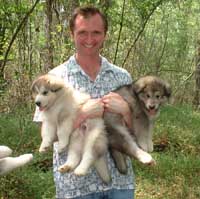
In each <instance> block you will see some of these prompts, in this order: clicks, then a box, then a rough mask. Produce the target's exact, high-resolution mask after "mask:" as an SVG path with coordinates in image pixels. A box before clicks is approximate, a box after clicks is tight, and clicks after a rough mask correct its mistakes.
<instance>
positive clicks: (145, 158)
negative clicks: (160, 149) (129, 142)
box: [138, 152, 156, 166]
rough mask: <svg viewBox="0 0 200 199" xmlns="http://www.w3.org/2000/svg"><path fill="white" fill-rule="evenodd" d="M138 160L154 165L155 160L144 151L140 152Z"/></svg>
mask: <svg viewBox="0 0 200 199" xmlns="http://www.w3.org/2000/svg"><path fill="white" fill-rule="evenodd" d="M138 160H139V161H140V162H141V163H143V164H146V165H152V166H153V165H156V162H155V160H154V159H153V158H152V156H151V155H150V154H148V153H146V152H143V153H142V154H140V156H139V157H138Z"/></svg>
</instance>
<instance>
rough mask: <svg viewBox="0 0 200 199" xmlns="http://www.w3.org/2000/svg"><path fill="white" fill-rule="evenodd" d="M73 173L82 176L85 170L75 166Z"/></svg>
mask: <svg viewBox="0 0 200 199" xmlns="http://www.w3.org/2000/svg"><path fill="white" fill-rule="evenodd" d="M74 174H75V175H77V176H84V175H86V174H87V170H85V169H84V168H81V167H77V168H76V169H75V170H74Z"/></svg>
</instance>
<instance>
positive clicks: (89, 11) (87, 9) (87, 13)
mask: <svg viewBox="0 0 200 199" xmlns="http://www.w3.org/2000/svg"><path fill="white" fill-rule="evenodd" d="M96 14H98V15H100V17H101V18H102V21H103V24H104V32H105V34H106V32H107V30H108V21H107V18H106V16H105V15H104V14H103V13H102V12H101V11H100V10H99V9H98V8H95V7H92V6H84V7H78V8H76V9H75V10H74V12H73V14H72V17H71V19H70V21H69V27H70V30H71V32H72V33H73V32H74V26H75V20H76V17H77V16H78V15H81V16H83V17H84V18H88V17H91V16H94V15H96Z"/></svg>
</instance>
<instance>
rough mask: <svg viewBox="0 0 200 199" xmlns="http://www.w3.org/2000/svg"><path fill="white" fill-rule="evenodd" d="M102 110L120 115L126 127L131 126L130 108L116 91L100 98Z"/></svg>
mask: <svg viewBox="0 0 200 199" xmlns="http://www.w3.org/2000/svg"><path fill="white" fill-rule="evenodd" d="M102 102H103V103H104V111H108V112H111V113H116V114H120V115H122V117H123V119H124V121H125V123H126V125H127V127H129V128H131V126H132V120H131V110H130V108H129V105H128V103H127V102H126V101H125V100H124V99H123V97H122V96H121V95H119V94H118V93H114V92H110V93H109V94H107V95H105V96H104V97H103V98H102Z"/></svg>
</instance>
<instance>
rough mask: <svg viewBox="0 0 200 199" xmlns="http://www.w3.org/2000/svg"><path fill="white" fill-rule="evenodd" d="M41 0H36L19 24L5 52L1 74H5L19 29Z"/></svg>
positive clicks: (0, 69)
mask: <svg viewBox="0 0 200 199" xmlns="http://www.w3.org/2000/svg"><path fill="white" fill-rule="evenodd" d="M39 1H40V0H36V2H35V4H34V5H33V7H32V8H31V9H30V10H29V11H28V12H27V13H26V15H25V16H24V18H23V19H22V21H21V23H20V24H19V25H18V27H17V29H16V31H15V33H14V35H13V36H12V39H11V41H10V43H9V45H8V48H7V50H6V53H5V56H4V61H3V64H2V66H1V68H0V75H2V76H3V72H4V68H5V65H6V62H7V58H8V54H9V52H10V50H11V47H12V45H13V43H14V41H15V39H16V37H17V35H18V33H19V31H20V30H21V28H22V27H23V25H24V24H25V22H26V20H27V19H28V17H29V16H30V15H31V13H32V12H33V10H34V9H35V7H36V5H37V4H38V2H39Z"/></svg>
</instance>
